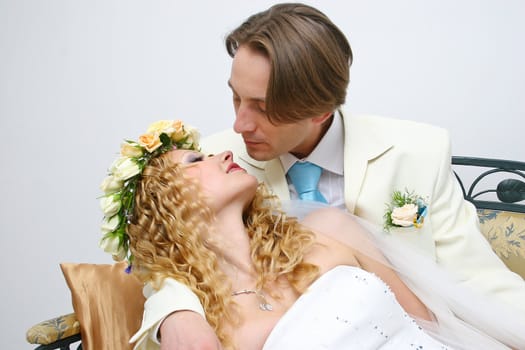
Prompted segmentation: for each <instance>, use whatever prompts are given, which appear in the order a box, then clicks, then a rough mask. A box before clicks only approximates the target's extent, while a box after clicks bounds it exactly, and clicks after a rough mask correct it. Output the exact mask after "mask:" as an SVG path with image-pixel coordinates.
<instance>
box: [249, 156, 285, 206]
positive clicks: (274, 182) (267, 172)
mask: <svg viewBox="0 0 525 350" xmlns="http://www.w3.org/2000/svg"><path fill="white" fill-rule="evenodd" d="M239 158H240V159H242V160H243V161H244V162H246V163H247V164H249V165H250V166H251V167H253V168H254V169H256V172H257V173H259V176H257V177H258V178H259V180H262V181H264V182H265V183H266V184H267V185H268V187H269V188H270V189H271V191H272V192H273V194H275V195H276V196H278V197H279V198H281V199H282V200H288V199H290V192H289V190H288V183H287V182H286V176H285V174H284V169H283V166H282V164H281V161H280V160H279V158H275V159H272V160H269V161H259V160H255V159H253V158H252V157H250V156H249V155H248V153H247V152H246V151H244V152H242V153H241V154H240V155H239ZM260 175H263V178H262V179H261V178H260Z"/></svg>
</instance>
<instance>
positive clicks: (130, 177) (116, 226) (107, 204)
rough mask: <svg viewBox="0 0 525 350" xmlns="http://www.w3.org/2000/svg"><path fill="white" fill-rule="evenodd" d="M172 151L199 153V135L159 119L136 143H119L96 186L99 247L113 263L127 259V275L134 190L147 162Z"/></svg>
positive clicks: (180, 123)
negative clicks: (98, 193)
mask: <svg viewBox="0 0 525 350" xmlns="http://www.w3.org/2000/svg"><path fill="white" fill-rule="evenodd" d="M173 149H188V150H199V132H198V131H197V129H195V128H193V127H191V126H188V125H184V123H183V122H182V121H180V120H159V121H157V122H155V123H153V124H151V125H150V126H149V127H148V129H147V131H146V133H145V134H143V135H141V136H140V137H139V138H138V141H136V142H135V141H130V140H126V141H125V142H123V143H122V144H121V148H120V157H118V158H117V159H116V160H115V161H114V162H113V164H112V165H111V167H110V168H109V170H108V172H109V173H108V176H107V177H106V178H105V179H104V181H102V184H101V185H100V189H101V190H102V192H104V195H103V196H102V197H101V199H100V207H101V208H102V211H103V213H104V219H103V222H102V225H101V231H102V235H103V236H102V238H101V239H100V242H99V246H100V247H101V248H102V249H103V250H104V251H105V252H106V253H109V254H111V255H112V257H113V259H114V260H115V261H123V260H127V261H128V264H129V265H128V268H127V272H130V271H131V266H132V263H133V255H132V254H131V252H130V250H129V236H128V234H127V233H126V227H127V226H128V224H129V223H130V219H131V216H132V215H133V207H134V205H135V200H134V199H135V189H136V187H137V184H138V182H139V181H140V179H141V177H142V172H143V171H144V168H145V167H146V165H148V163H149V161H150V160H151V159H153V158H155V157H158V156H160V155H161V154H164V153H166V152H168V151H171V150H173Z"/></svg>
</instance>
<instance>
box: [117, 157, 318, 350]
mask: <svg viewBox="0 0 525 350" xmlns="http://www.w3.org/2000/svg"><path fill="white" fill-rule="evenodd" d="M196 193H197V194H198V193H200V189H199V184H198V183H197V182H196V181H195V180H192V179H189V178H186V177H184V175H183V169H182V168H181V167H180V166H179V165H178V164H174V162H173V160H172V158H171V157H169V153H166V154H163V155H161V156H159V157H157V158H154V159H152V160H151V162H150V163H149V164H148V165H147V166H146V168H145V169H144V172H143V175H142V179H141V180H140V182H139V184H138V186H137V191H136V194H135V208H134V213H133V219H132V221H131V223H130V224H129V225H128V227H127V233H128V235H129V237H130V249H131V252H132V254H133V256H134V260H133V272H134V273H135V274H137V276H138V277H139V278H140V279H141V280H142V281H143V282H145V283H151V284H152V286H153V287H154V288H157V289H158V288H160V287H161V284H162V281H163V280H164V279H165V278H166V277H171V278H174V279H176V280H177V281H179V282H181V283H184V284H185V285H187V286H188V287H189V288H191V290H192V291H193V292H194V293H195V294H196V295H197V297H198V298H199V299H200V301H201V304H202V306H203V307H204V310H205V313H206V318H207V320H208V322H209V323H210V325H211V326H212V327H213V328H214V329H215V331H216V333H217V335H218V337H219V339H220V340H221V342H222V343H223V346H225V347H230V346H231V345H232V344H231V341H230V339H229V337H228V336H227V335H226V334H225V333H224V330H223V328H222V327H223V325H224V321H225V320H227V321H228V323H230V324H233V325H235V324H238V323H240V322H241V321H242V320H239V318H238V317H236V312H235V310H236V306H235V305H236V304H235V303H234V301H233V300H232V298H231V292H232V290H231V286H230V285H229V284H228V283H225V282H224V281H227V280H228V278H227V277H226V275H225V274H224V273H223V272H222V271H221V269H220V267H219V264H218V256H217V255H216V254H215V253H214V251H213V250H211V249H210V247H209V244H208V242H207V241H206V239H205V237H207V233H208V232H209V231H210V230H212V229H213V220H214V217H213V213H212V211H211V210H210V208H209V207H208V206H207V204H206V201H205V200H204V198H203V197H202V196H201V195H197V196H195V194H196ZM196 197H197V198H196ZM275 200H276V199H275V197H273V196H270V195H269V194H268V192H267V190H266V188H265V187H264V185H260V188H259V189H258V191H257V194H256V195H255V197H254V199H253V200H252V202H251V203H250V205H249V207H248V208H247V209H246V211H245V213H244V215H243V220H244V222H245V226H246V229H247V232H248V235H249V237H250V246H251V257H252V263H253V266H254V268H255V271H256V272H257V275H258V276H259V277H258V280H257V288H261V289H264V286H265V284H266V283H267V282H272V281H275V280H276V279H277V278H279V277H281V276H282V277H284V278H286V279H287V280H288V282H289V283H290V285H291V286H292V287H293V288H295V289H296V290H297V291H298V292H299V293H302V292H303V291H304V289H305V288H306V287H307V286H308V285H309V284H310V283H311V282H312V281H313V280H314V279H315V278H317V276H318V268H317V267H316V266H314V265H311V264H308V263H305V262H303V257H304V254H305V252H306V250H307V249H308V248H309V247H310V246H311V245H312V244H313V234H312V233H311V232H310V231H308V230H306V229H304V228H303V227H302V226H301V225H300V224H299V223H298V222H297V220H295V219H294V218H287V217H286V216H285V214H284V213H281V212H280V211H278V210H276V207H275V206H274V205H271V203H273V204H275V203H274V201H275ZM221 321H222V322H221Z"/></svg>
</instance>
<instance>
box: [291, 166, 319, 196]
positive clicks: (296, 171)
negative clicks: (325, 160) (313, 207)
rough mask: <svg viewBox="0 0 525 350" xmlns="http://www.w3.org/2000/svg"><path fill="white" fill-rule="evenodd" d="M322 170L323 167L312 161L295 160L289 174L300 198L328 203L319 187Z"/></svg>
mask: <svg viewBox="0 0 525 350" xmlns="http://www.w3.org/2000/svg"><path fill="white" fill-rule="evenodd" d="M322 171H323V169H321V167H319V166H317V165H315V164H313V163H310V162H295V164H294V165H292V167H291V168H290V170H288V176H290V180H291V181H292V183H293V185H294V187H295V190H296V191H297V194H298V195H299V198H300V199H302V200H305V201H316V202H322V203H327V201H326V199H325V198H324V197H323V195H322V194H321V192H319V189H318V188H317V184H318V183H319V179H320V178H321V172H322Z"/></svg>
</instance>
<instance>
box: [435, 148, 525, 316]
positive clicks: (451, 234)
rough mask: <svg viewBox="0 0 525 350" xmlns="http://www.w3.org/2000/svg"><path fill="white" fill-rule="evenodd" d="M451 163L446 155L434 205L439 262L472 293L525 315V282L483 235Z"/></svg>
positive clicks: (438, 179) (448, 153) (436, 185)
mask: <svg viewBox="0 0 525 350" xmlns="http://www.w3.org/2000/svg"><path fill="white" fill-rule="evenodd" d="M447 141H448V140H447ZM447 146H448V145H447ZM444 148H445V149H447V150H450V147H444ZM450 159H451V158H450V152H449V151H447V152H445V154H444V158H443V159H442V164H441V167H440V174H439V176H438V177H437V181H436V184H435V188H434V194H433V198H434V200H433V203H432V204H431V206H432V209H431V210H432V213H431V214H430V215H431V220H430V221H431V225H432V229H433V232H434V234H433V238H434V241H435V243H436V256H437V261H438V263H439V264H440V265H442V266H443V267H445V268H446V269H448V270H450V271H453V272H456V273H458V274H459V276H460V277H462V278H463V281H464V284H465V285H466V286H467V287H469V288H470V289H473V290H478V291H481V292H483V293H485V294H487V295H489V296H492V297H493V299H494V300H499V301H500V302H504V303H506V304H510V305H512V306H513V307H517V308H519V309H520V310H522V311H523V312H525V281H524V280H523V279H522V278H521V277H520V276H519V275H517V274H515V273H513V272H512V271H510V270H509V269H508V268H507V267H506V266H505V264H504V263H503V262H502V261H501V260H500V259H499V257H498V256H497V255H496V254H495V253H494V252H493V250H492V248H491V247H490V244H489V243H488V242H487V240H486V239H485V237H484V236H483V234H482V233H481V232H480V229H479V221H478V216H477V213H476V209H475V207H474V206H473V205H472V204H471V203H469V202H467V201H465V200H464V198H463V193H462V191H461V188H460V187H459V184H458V183H457V180H456V178H455V177H454V175H453V173H452V170H451V165H450Z"/></svg>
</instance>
